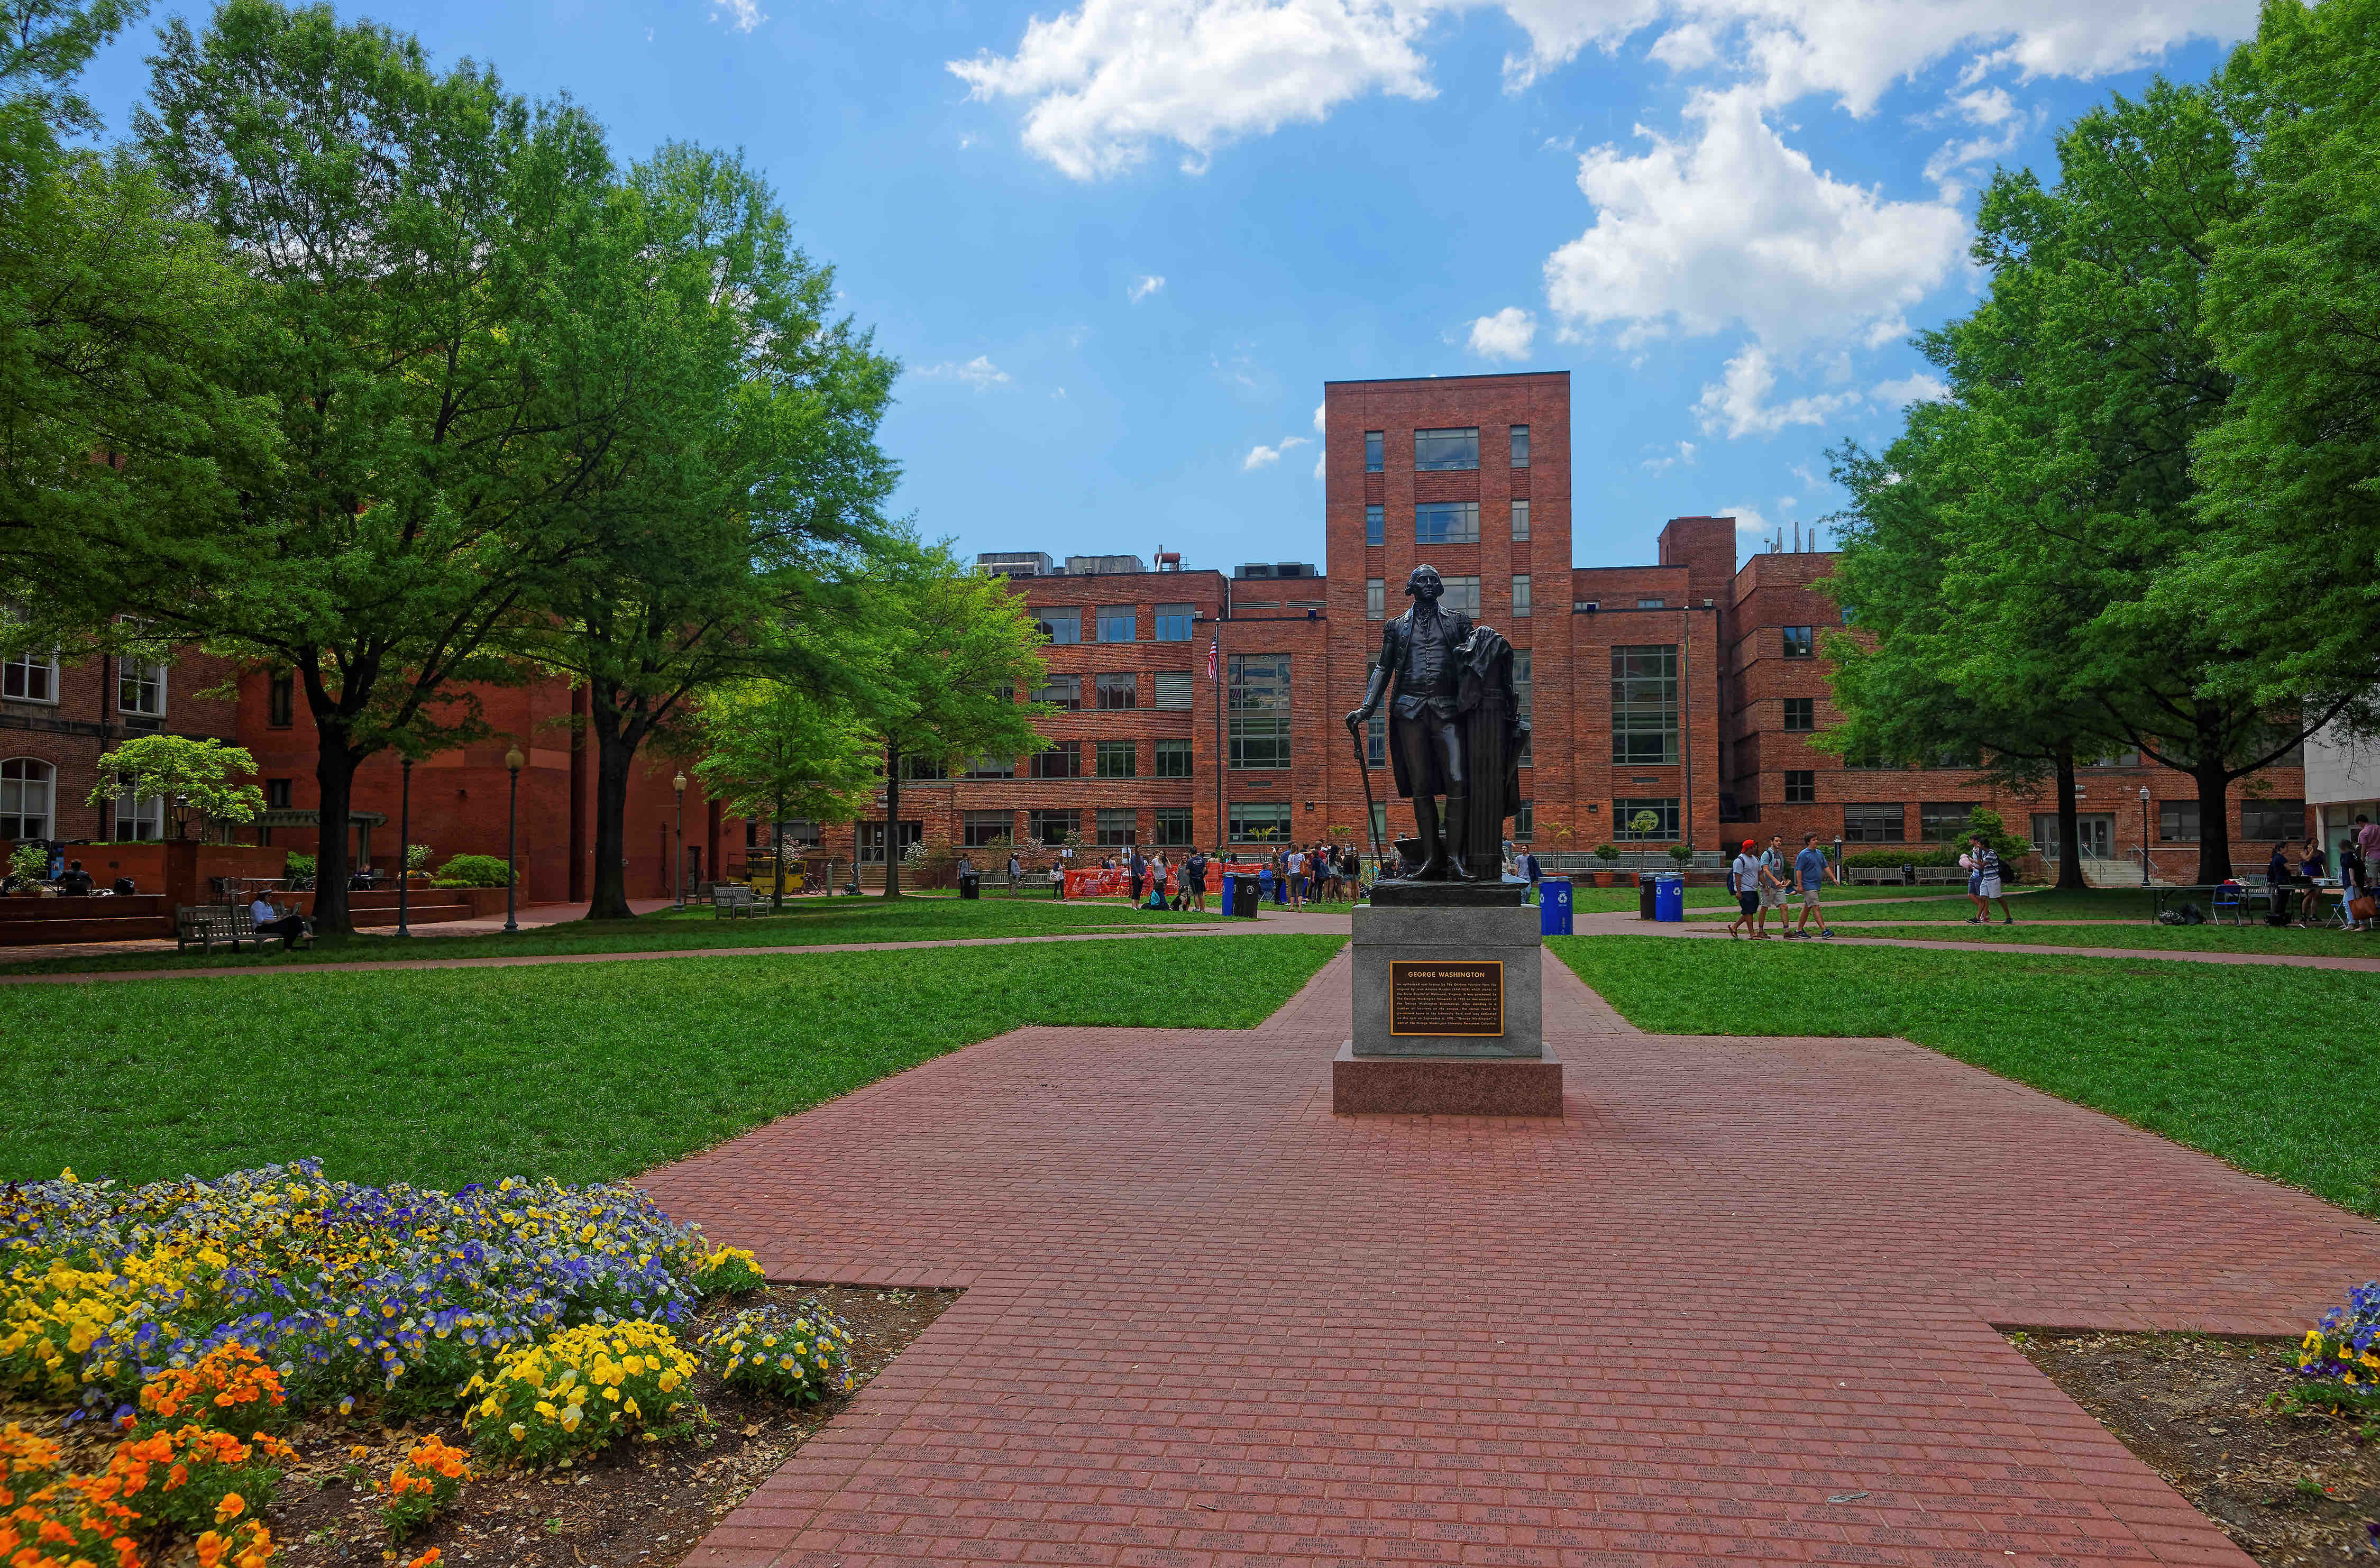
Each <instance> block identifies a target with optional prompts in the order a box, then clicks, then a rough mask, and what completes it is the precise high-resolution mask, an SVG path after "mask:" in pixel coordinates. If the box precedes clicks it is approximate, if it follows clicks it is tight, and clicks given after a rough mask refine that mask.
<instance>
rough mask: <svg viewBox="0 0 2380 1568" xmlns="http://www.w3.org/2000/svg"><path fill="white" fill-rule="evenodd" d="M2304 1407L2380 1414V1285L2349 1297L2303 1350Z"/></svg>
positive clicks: (2300, 1392) (2297, 1391)
mask: <svg viewBox="0 0 2380 1568" xmlns="http://www.w3.org/2000/svg"><path fill="white" fill-rule="evenodd" d="M2298 1377H2299V1378H2300V1380H2301V1381H2300V1382H2299V1383H2298V1384H2297V1386H2296V1387H2295V1388H2294V1389H2292V1390H2291V1391H2290V1392H2292V1393H2293V1394H2294V1395H2295V1396H2296V1401H2297V1403H2298V1404H2317V1405H2328V1406H2331V1407H2333V1408H2338V1407H2342V1406H2349V1405H2352V1406H2355V1407H2357V1408H2369V1409H2373V1410H2380V1280H2372V1281H2368V1282H2365V1283H2363V1284H2362V1285H2359V1286H2357V1287H2355V1288H2354V1289H2352V1290H2350V1291H2349V1292H2348V1293H2347V1305H2346V1306H2344V1307H2332V1308H2331V1309H2330V1310H2329V1311H2327V1312H2325V1313H2324V1314H2323V1316H2322V1325H2321V1327H2319V1328H2314V1329H2308V1330H2307V1331H2306V1336H2305V1339H2304V1341H2303V1342H2302V1343H2301V1344H2300V1345H2299V1346H2298Z"/></svg>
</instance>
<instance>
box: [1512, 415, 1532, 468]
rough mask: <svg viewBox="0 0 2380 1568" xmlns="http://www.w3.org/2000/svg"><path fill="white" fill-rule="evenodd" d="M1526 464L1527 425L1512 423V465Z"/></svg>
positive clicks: (1527, 446) (1519, 466)
mask: <svg viewBox="0 0 2380 1568" xmlns="http://www.w3.org/2000/svg"><path fill="white" fill-rule="evenodd" d="M1528 466H1529V427H1528V426H1526V425H1514V426H1513V427H1512V467H1514V468H1527V467H1528Z"/></svg>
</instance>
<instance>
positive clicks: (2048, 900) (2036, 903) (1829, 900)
mask: <svg viewBox="0 0 2380 1568" xmlns="http://www.w3.org/2000/svg"><path fill="white" fill-rule="evenodd" d="M1877 898H1883V899H1887V900H1890V901H1891V902H1887V903H1884V904H1881V905H1879V906H1877V907H1876V908H1874V909H1866V908H1863V909H1861V910H1859V911H1858V912H1857V913H1855V914H1845V915H1844V916H1843V917H1842V918H1844V919H1847V920H1963V919H1965V918H1967V917H1968V916H1970V915H1972V914H1973V913H1974V912H1975V906H1974V905H1973V903H1971V902H1970V901H1969V900H1968V898H1967V894H1966V893H1965V891H1964V890H1963V889H1960V888H1924V887H1917V888H1864V887H1862V888H1848V887H1843V888H1838V887H1830V888H1828V889H1827V895H1826V904H1827V907H1828V909H1835V908H1837V907H1839V906H1841V905H1845V904H1864V903H1866V902H1868V901H1870V900H1874V899H1877ZM1788 902H1789V906H1791V901H1790V900H1789V901H1788ZM1733 903H1734V901H1733V900H1732V899H1730V900H1729V905H1730V909H1731V908H1732V906H1733ZM2009 911H2010V913H2011V914H2013V915H2014V916H2015V917H2016V918H2017V919H2018V921H2019V922H2020V923H2022V922H2023V921H2027V920H2053V919H2067V920H2132V921H2136V922H2138V923H2139V924H2141V925H2143V926H2146V925H2147V924H2148V919H2149V901H2148V897H2147V895H2146V894H2144V893H2138V892H2132V891H2129V890H2121V889H2112V888H2091V889H2086V890H2084V891H2083V892H2081V893H2060V892H2058V890H2057V889H2055V888H2043V889H2041V890H2039V891H2037V892H2034V893H2010V895H2009ZM1719 918H1721V919H1726V918H1729V917H1728V916H1726V915H1722V916H1720V917H1719ZM1992 918H1993V919H1995V920H1998V918H2000V906H1999V905H1998V902H1995V903H1994V904H1993V905H1992Z"/></svg>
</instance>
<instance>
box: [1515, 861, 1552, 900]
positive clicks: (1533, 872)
mask: <svg viewBox="0 0 2380 1568" xmlns="http://www.w3.org/2000/svg"><path fill="white" fill-rule="evenodd" d="M1521 875H1523V876H1524V877H1526V878H1528V879H1529V902H1530V903H1532V904H1536V903H1537V902H1539V898H1538V894H1539V893H1542V892H1543V891H1544V890H1543V888H1542V887H1541V886H1540V885H1539V884H1541V883H1542V882H1544V881H1545V880H1546V869H1545V867H1543V866H1542V865H1540V864H1538V862H1537V852H1536V850H1534V849H1524V850H1523V851H1521Z"/></svg>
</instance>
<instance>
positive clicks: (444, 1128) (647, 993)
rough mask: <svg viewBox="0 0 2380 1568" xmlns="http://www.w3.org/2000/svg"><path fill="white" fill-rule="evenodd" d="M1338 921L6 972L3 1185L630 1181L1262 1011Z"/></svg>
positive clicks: (1299, 973)
mask: <svg viewBox="0 0 2380 1568" xmlns="http://www.w3.org/2000/svg"><path fill="white" fill-rule="evenodd" d="M1342 940H1343V939H1341V938H1337V937H1315V936H1277V937H1237V938H1233V939H1230V940H1213V941H1207V942H1199V941H1196V940H1189V941H1183V942H1153V943H1152V942H1079V943H1077V942H1066V943H1056V944H1047V945H1039V946H1024V947H1003V948H958V949H952V948H939V949H934V950H931V951H928V952H918V953H821V954H806V955H802V956H798V957H795V956H782V957H749V958H714V959H701V958H689V959H685V960H682V961H677V962H672V963H668V964H602V965H594V966H586V965H577V964H561V965H533V966H525V967H520V968H491V969H411V970H378V971H371V970H367V971H361V972H357V973H352V974H338V973H331V974H317V975H273V976H256V977H253V978H249V977H237V978H223V979H205V980H197V979H192V980H127V981H124V982H122V983H121V984H120V985H113V986H109V987H107V988H106V989H104V990H103V991H91V990H86V989H85V988H83V987H80V986H10V987H6V988H5V989H0V1042H5V1043H0V1104H5V1105H6V1106H8V1107H9V1108H10V1109H9V1117H8V1133H7V1136H6V1139H5V1140H0V1180H6V1179H18V1178H26V1177H37V1176H54V1175H55V1174H57V1173H58V1171H59V1170H60V1168H61V1167H64V1166H67V1165H72V1166H73V1167H74V1168H75V1170H76V1171H78V1172H79V1173H81V1174H83V1175H85V1176H95V1175H99V1174H109V1175H115V1176H117V1177H120V1178H122V1179H124V1180H128V1181H151V1180H156V1179H159V1178H163V1177H169V1176H177V1175H181V1174H184V1173H196V1174H199V1175H204V1176H214V1175H220V1174H221V1173H224V1172H225V1171H229V1170H234V1169H237V1168H240V1167H243V1166H251V1165H258V1164H262V1163H266V1162H269V1161H288V1160H294V1159H297V1158H298V1157H299V1156H301V1155H309V1154H311V1155H319V1156H321V1158H322V1161H323V1163H324V1166H325V1168H326V1170H327V1171H328V1172H329V1173H331V1174H333V1175H334V1176H343V1177H351V1178H354V1179H356V1180H358V1181H369V1182H390V1181H411V1182H419V1183H429V1184H431V1185H437V1186H442V1187H447V1188H452V1187H455V1186H456V1185H461V1184H463V1183H466V1182H475V1181H490V1180H493V1179H495V1178H497V1177H500V1176H504V1175H506V1174H515V1175H531V1176H538V1175H553V1176H557V1177H559V1178H561V1179H563V1180H565V1181H573V1182H577V1181H592V1180H599V1179H602V1178H608V1177H615V1176H625V1175H630V1174H633V1173H636V1172H638V1171H643V1170H646V1169H649V1168H650V1167H651V1166H653V1165H656V1164H659V1163H662V1161H668V1160H671V1159H674V1158H676V1157H678V1156H680V1155H684V1154H686V1153H689V1152H691V1151H693V1150H695V1149H703V1148H706V1147H708V1146H710V1145H711V1144H714V1143H717V1142H719V1141H721V1140H722V1139H725V1138H728V1137H732V1136H735V1135H736V1134H737V1133H740V1132H743V1131H745V1130H746V1129H747V1128H750V1127H754V1126H757V1125H759V1124H761V1123H763V1122H767V1121H770V1120H771V1119H773V1118H775V1117H778V1116H783V1115H785V1114H787V1113H789V1112H795V1111H799V1110H802V1109H804V1108H805V1107H807V1106H811V1105H815V1104H818V1103H819V1102H820V1101H821V1100H832V1099H833V1098H834V1097H835V1096H837V1095H840V1094H845V1093H848V1092H849V1091H850V1090H852V1089H855V1088H858V1087H860V1086H861V1085H863V1084H867V1083H869V1082H872V1081H873V1080H875V1079H878V1078H880V1077H883V1076H886V1075H888V1074H892V1073H897V1072H900V1071H901V1070H902V1069H904V1068H906V1067H910V1066H914V1065H915V1064H917V1063H920V1062H923V1061H926V1060H928V1059H929V1058H930V1057H934V1056H939V1055H941V1054H942V1053H943V1052H945V1051H952V1050H955V1049H956V1048H958V1047H960V1046H963V1045H967V1044H970V1043H972V1042H974V1041H976V1040H980V1039H990V1037H991V1036H994V1035H998V1034H1002V1033H1004V1032H1006V1031H1007V1030H1010V1029H1013V1028H1016V1027H1021V1026H1023V1025H1026V1024H1097V1025H1113V1026H1125V1027H1151V1028H1182V1027H1214V1028H1245V1027H1252V1026H1254V1025H1255V1024H1257V1023H1258V1022H1260V1021H1261V1020H1263V1019H1264V1018H1265V1017H1266V1016H1267V1015H1269V1014H1271V1013H1272V1012H1273V1011H1274V1010H1275V1009H1276V1008H1278V1007H1280V1006H1281V1003H1283V1002H1285V1001H1287V1000H1288V999H1289V997H1290V996H1291V995H1293V993H1294V992H1295V991H1297V989H1298V987H1300V986H1302V985H1304V984H1305V981H1306V980H1307V979H1308V978H1310V977H1311V976H1312V975H1313V973H1314V971H1315V970H1316V969H1318V968H1319V967H1320V966H1322V964H1323V963H1324V962H1325V961H1326V960H1328V959H1329V958H1330V955H1331V954H1333V953H1335V952H1337V951H1338V949H1339V947H1340V945H1341V942H1342ZM1119 1049H1124V1048H1123V1047H1119Z"/></svg>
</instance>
